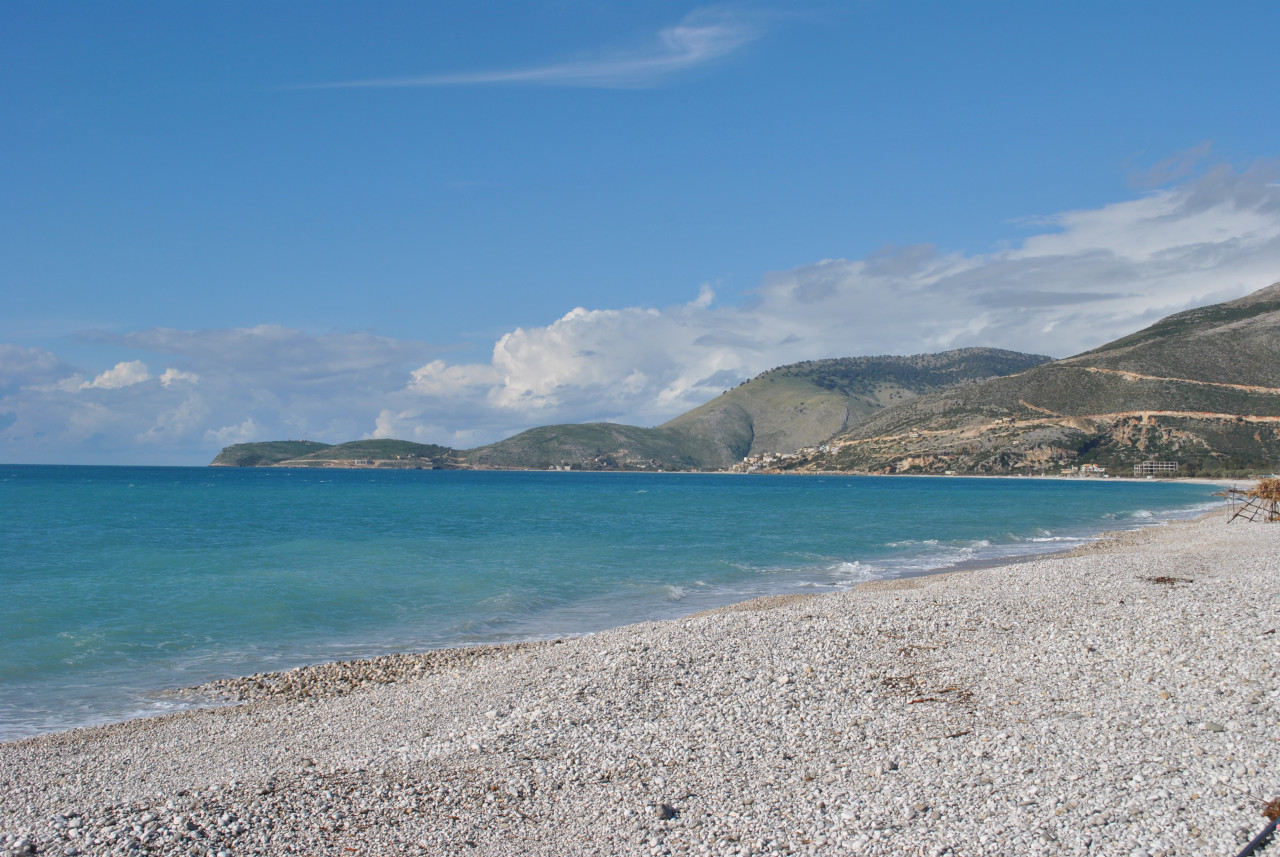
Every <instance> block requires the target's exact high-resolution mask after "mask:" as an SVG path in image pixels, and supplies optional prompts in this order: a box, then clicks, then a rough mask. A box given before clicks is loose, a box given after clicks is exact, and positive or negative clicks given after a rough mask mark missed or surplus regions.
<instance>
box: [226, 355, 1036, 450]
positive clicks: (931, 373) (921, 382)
mask: <svg viewBox="0 0 1280 857" xmlns="http://www.w3.org/2000/svg"><path fill="white" fill-rule="evenodd" d="M1049 359H1050V358H1048V357H1045V356H1042V355H1035V354H1020V353H1018V352H1015V351H1002V350H1000V349H995V348H962V349H958V350H955V351H946V352H943V353H941V354H915V355H911V356H907V357H846V358H840V359H831V360H808V361H805V362H803V363H794V364H791V365H789V366H782V367H779V368H777V369H771V370H769V371H768V372H764V373H762V374H760V375H758V376H756V377H755V378H752V379H751V380H749V381H745V382H743V383H742V384H739V385H738V386H737V387H735V388H734V389H732V390H728V391H726V392H724V393H722V394H721V395H720V396H718V397H717V398H715V399H714V400H712V401H710V402H708V403H707V404H705V405H702V406H701V407H698V408H694V409H693V410H692V411H689V412H688V413H685V414H682V415H681V416H678V417H676V418H675V419H673V420H671V421H670V422H667V423H664V424H663V425H661V426H657V427H656V428H639V427H636V426H626V425H618V424H615V423H585V424H577V425H553V426H542V427H539V428H534V429H529V430H528V431H525V432H521V433H520V434H517V435H515V436H514V437H509V438H507V439H506V440H502V441H499V442H498V443H493V444H489V445H488V446H482V447H478V448H476V449H472V450H465V451H458V450H453V449H449V448H448V447H443V446H431V445H427V444H414V443H409V442H408V441H392V440H367V441H353V442H351V443H346V444H339V445H337V446H330V445H328V444H323V443H316V442H315V441H268V442H265V443H241V444H236V445H234V446H229V447H227V448H226V449H224V450H222V452H220V453H219V454H218V456H217V458H215V459H214V460H213V464H214V465H218V466H241V467H267V466H289V467H319V466H351V464H352V462H354V461H362V462H367V461H373V462H374V466H380V467H435V468H456V467H472V468H477V469H534V470H545V469H547V468H550V467H572V468H573V469H575V470H583V469H586V470H723V469H726V468H728V467H730V466H732V465H734V464H735V463H737V462H740V461H741V460H742V459H743V458H744V457H745V456H748V455H762V454H767V453H791V452H794V451H796V450H799V449H802V448H804V447H809V446H814V445H816V444H820V443H822V442H823V441H825V440H827V439H828V438H830V437H831V436H832V435H834V434H837V433H838V432H842V431H845V430H847V429H848V428H850V427H852V426H855V425H857V424H858V423H859V422H861V421H862V420H865V419H866V418H868V417H869V416H871V415H872V414H875V413H877V412H879V411H881V410H883V409H884V408H885V407H886V406H887V405H890V404H893V403H895V402H902V401H906V400H910V399H912V398H914V397H916V396H919V395H922V394H925V393H929V392H932V391H935V390H939V389H943V388H947V387H950V386H953V385H956V384H972V383H976V382H978V381H980V380H982V379H986V378H991V377H993V376H998V375H1007V374H1009V373H1010V372H1018V371H1022V370H1024V369H1027V368H1029V367H1032V366H1036V365H1039V364H1041V363H1044V362H1046V361H1048V360H1049ZM362 466H369V465H367V464H365V465H362Z"/></svg>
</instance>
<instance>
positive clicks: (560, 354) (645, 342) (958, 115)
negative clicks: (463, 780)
mask: <svg viewBox="0 0 1280 857" xmlns="http://www.w3.org/2000/svg"><path fill="white" fill-rule="evenodd" d="M1277 37H1280V4H1276V3H1274V2H1240V3H1231V2H1226V3H1223V2H1217V3H1212V4H1211V3H1208V2H1178V0H1166V2H1133V3H1124V4H1117V3H1110V2H1107V3H1103V2H1080V3H1070V4H1066V3H1021V2H972V3H963V4H961V3H953V2H912V0H900V2H887V0H886V1H885V2H878V1H877V0H847V2H839V3H835V2H822V0H815V2H778V3H766V2H752V3H724V4H715V5H698V4H694V3H679V2H666V0H656V2H648V3H643V4H640V3H621V2H613V3H609V2H585V0H583V2H575V0H546V2H537V0H530V2H502V3H497V2H488V0H473V2H466V3H443V2H442V3H420V2H395V1H394V0H387V2H379V3H349V2H348V3H340V2H327V1H326V0H306V2H302V0H298V2H285V0H280V2H273V3H261V2H252V3H250V2H238V0H220V2H212V0H209V2H200V0H192V2H185V3H172V2H154V3H141V2H132V0H119V2H111V3H107V2H89V3H71V2H59V0H52V2H51V0H36V2H27V0H7V2H5V3H4V4H3V5H0V117H2V119H3V121H0V164H3V166H2V167H0V462H9V463H67V464H163V465H203V464H206V463H207V462H208V461H209V460H211V459H212V458H213V456H214V455H215V454H216V453H217V452H218V450H219V449H221V448H222V447H224V446H226V445H229V444H232V443H240V442H247V441H258V440H276V439H301V438H306V439H311V440H321V441H327V442H342V441H346V440H353V439H357V438H366V437H396V438H401V439H405V440H415V441H420V442H429V443H440V444H445V445H449V446H454V447H457V448H470V447H473V446H477V445H480V444H483V443H489V442H492V441H495V440H498V439H501V438H503V437H507V436H509V435H511V434H514V433H516V432H518V431H521V430H523V429H526V428H529V427H532V426H536V425H544V424H549V423H560V422H585V421H597V420H607V421H614V422H624V423H629V424H634V425H657V424H660V423H662V422H664V421H665V420H668V419H670V418H672V417H674V416H676V415H678V414H680V413H682V412H684V411H686V410H688V409H690V408H692V407H695V406H696V405H698V404H701V403H702V402H705V401H707V400H709V399H711V398H714V397H715V396H716V395H718V394H719V393H720V392H722V391H723V390H725V389H728V388H731V387H733V386H735V385H736V384H738V383H740V382H741V381H743V380H745V379H748V378H751V377H753V376H755V375H757V374H759V373H760V372H762V371H765V370H767V369H770V368H773V367H775V366H779V365H782V364H786V363H791V362H795V361H799V360H810V359H819V358H825V357H848V356H857V355H866V354H914V353H922V352H934V351H941V350H946V349H950V348H960V347H967V346H994V347H1001V348H1010V349H1014V350H1019V351H1028V352H1033V353H1040V354H1047V355H1050V356H1053V357H1065V356H1069V355H1071V354H1074V353H1078V352H1080V351H1083V350H1087V349H1089V348H1092V347H1095V346H1097V345H1100V344H1102V343H1104V342H1106V341H1108V340H1110V339H1113V338H1116V337H1118V336H1121V335H1124V334H1126V333H1129V332H1132V331H1133V330H1136V329H1139V328H1141V327H1143V326H1145V325H1147V324H1149V323H1151V322H1153V321H1155V320H1157V319H1158V318H1160V317H1162V316H1164V315H1167V314H1169V313H1172V312H1176V311H1179V310H1182V309H1186V308H1189V307H1192V306H1197V305H1202V304H1206V303H1212V302H1217V301H1221V300H1228V299H1231V298H1235V297H1239V296H1241V295H1243V294H1246V293H1248V292H1251V291H1254V290H1256V289H1259V288H1262V287H1264V286H1266V285H1269V284H1270V283H1273V282H1276V281H1277V280H1280V111H1276V110H1275V103H1276V89H1275V85H1276V80H1277V77H1276V71H1275V62H1274V46H1275V43H1276V41H1277Z"/></svg>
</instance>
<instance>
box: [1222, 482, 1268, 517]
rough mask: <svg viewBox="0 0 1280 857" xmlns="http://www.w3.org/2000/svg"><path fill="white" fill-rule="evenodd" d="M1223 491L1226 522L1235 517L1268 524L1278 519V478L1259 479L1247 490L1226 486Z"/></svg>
mask: <svg viewBox="0 0 1280 857" xmlns="http://www.w3.org/2000/svg"><path fill="white" fill-rule="evenodd" d="M1223 493H1224V494H1225V495H1226V497H1227V504H1228V511H1229V514H1228V515H1227V523H1228V524H1229V523H1231V522H1232V521H1234V520H1235V519H1236V518H1244V519H1245V520H1246V521H1259V520H1260V521H1264V522H1266V523H1269V524H1270V523H1276V522H1277V521H1280V479H1259V480H1258V484H1257V485H1256V486H1254V487H1253V488H1250V489H1248V490H1247V491H1246V490H1245V489H1243V488H1228V489H1227V490H1226V491H1225V492H1223Z"/></svg>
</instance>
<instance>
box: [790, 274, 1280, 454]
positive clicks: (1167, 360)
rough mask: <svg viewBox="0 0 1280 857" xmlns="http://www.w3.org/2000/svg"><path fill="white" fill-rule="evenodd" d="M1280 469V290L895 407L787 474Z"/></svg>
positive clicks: (1271, 288) (1175, 318) (1278, 286)
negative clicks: (1152, 464)
mask: <svg viewBox="0 0 1280 857" xmlns="http://www.w3.org/2000/svg"><path fill="white" fill-rule="evenodd" d="M1151 460H1161V461H1169V462H1174V463H1177V464H1178V465H1179V468H1180V471H1181V472H1182V473H1184V474H1194V473H1196V472H1201V471H1215V470H1220V469H1223V468H1227V469H1240V468H1266V467H1274V466H1275V465H1276V463H1277V462H1280V283H1277V284H1275V285H1272V286H1268V287H1267V288H1265V289H1261V290H1260V291H1257V292H1254V293H1253V294H1251V295H1247V296H1245V297H1243V298H1240V299H1238V300H1234V301H1229V302H1227V303H1221V304H1215V305H1212V306H1207V307H1201V308H1198V309H1193V310H1188V311H1186V312H1181V313H1177V314H1176V315H1171V316H1169V317H1168V318H1165V319H1162V320H1161V321H1159V322H1156V323H1155V324H1153V325H1151V326H1150V327H1148V328H1146V329H1144V330H1141V331H1138V332H1137V333H1134V334H1131V335H1129V336H1125V337H1123V338H1121V339H1118V340H1116V341H1114V342H1111V343H1108V344H1107V345H1104V346H1102V347H1100V348H1095V349H1093V350H1092V351H1087V352H1085V353H1083V354H1078V355H1076V356H1074V357H1069V358H1067V359H1065V360H1058V361H1054V362H1052V363H1046V364H1044V365H1041V366H1036V367H1034V368H1030V369H1027V370H1026V371H1023V372H1019V373H1016V374H1013V375H1008V376H1005V377H1001V378H995V379H991V380H987V381H983V382H981V383H978V384H971V385H965V386H958V387H953V388H950V389H947V390H942V391H940V392H936V393H932V394H929V395H925V396H921V397H918V398H915V399H912V400H910V401H906V402H902V403H898V404H895V405H894V406H893V407H891V408H887V409H885V410H883V411H881V412H880V413H878V414H875V415H874V416H872V417H871V418H869V419H867V420H865V421H864V422H862V423H860V424H858V425H856V426H853V427H852V428H851V429H849V430H846V431H843V432H841V433H839V434H838V435H837V436H835V437H834V438H833V439H832V441H831V442H830V444H829V448H828V451H827V452H825V453H820V454H812V455H806V456H803V457H802V458H800V459H795V460H789V461H787V462H786V464H785V466H786V467H787V468H802V469H834V470H855V471H866V472H879V473H904V472H907V473H909V472H917V473H933V472H943V471H953V472H976V473H1016V472H1024V473H1025V472H1039V471H1048V470H1052V471H1055V472H1056V470H1057V469H1059V468H1062V467H1069V466H1075V465H1081V464H1097V465H1100V466H1106V467H1109V468H1111V470H1112V472H1115V473H1117V475H1122V474H1123V473H1124V472H1132V470H1131V468H1132V466H1133V465H1134V464H1136V463H1139V462H1144V461H1151Z"/></svg>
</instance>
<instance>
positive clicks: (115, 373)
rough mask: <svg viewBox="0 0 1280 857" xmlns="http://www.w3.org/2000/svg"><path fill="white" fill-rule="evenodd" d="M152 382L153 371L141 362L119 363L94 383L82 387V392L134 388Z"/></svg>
mask: <svg viewBox="0 0 1280 857" xmlns="http://www.w3.org/2000/svg"><path fill="white" fill-rule="evenodd" d="M150 380H151V371H150V370H149V369H147V364H145V363H143V362H142V361H141V360H130V361H128V362H122V363H117V364H116V365H115V366H113V367H112V368H110V369H108V370H107V371H106V372H103V373H102V374H101V375H99V376H98V377H96V378H94V379H93V380H92V381H85V382H84V383H83V384H81V385H80V389H81V390H91V389H99V390H118V389H120V388H121V387H132V386H133V385H134V384H141V383H143V382H144V381H150Z"/></svg>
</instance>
